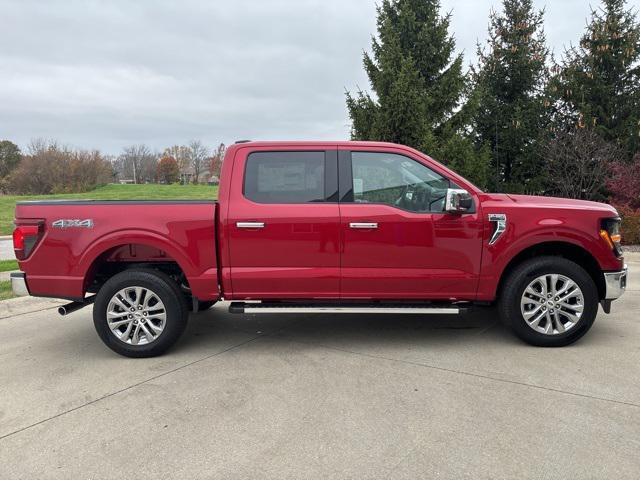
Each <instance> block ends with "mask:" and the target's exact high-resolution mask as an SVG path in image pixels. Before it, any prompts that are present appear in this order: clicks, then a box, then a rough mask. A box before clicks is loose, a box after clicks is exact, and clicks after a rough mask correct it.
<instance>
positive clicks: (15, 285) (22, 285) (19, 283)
mask: <svg viewBox="0 0 640 480" xmlns="http://www.w3.org/2000/svg"><path fill="white" fill-rule="evenodd" d="M10 278H11V290H13V294H14V295H15V296H16V297H26V296H27V295H29V289H28V288H27V282H26V280H25V278H24V273H23V272H13V273H11V275H10Z"/></svg>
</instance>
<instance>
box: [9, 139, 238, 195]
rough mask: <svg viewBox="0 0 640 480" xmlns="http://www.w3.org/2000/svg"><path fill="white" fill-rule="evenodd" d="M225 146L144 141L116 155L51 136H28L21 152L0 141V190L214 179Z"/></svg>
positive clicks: (82, 188) (34, 190) (79, 189)
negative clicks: (158, 147)
mask: <svg viewBox="0 0 640 480" xmlns="http://www.w3.org/2000/svg"><path fill="white" fill-rule="evenodd" d="M225 151H226V147H225V145H224V144H223V143H221V144H219V145H218V147H216V148H214V149H210V148H208V147H207V146H206V145H205V144H203V143H202V142H201V141H199V140H193V141H191V142H189V144H188V145H174V146H171V147H168V148H166V149H164V151H163V152H162V153H158V152H153V151H152V150H151V149H150V148H149V147H147V146H146V145H144V144H140V145H130V146H128V147H125V148H124V149H123V151H122V153H121V154H120V155H118V156H109V155H104V154H102V153H101V152H100V151H99V150H83V149H75V148H71V147H68V146H64V145H60V144H58V143H57V142H56V141H53V140H42V139H36V140H32V141H31V142H30V144H29V145H28V146H27V149H26V152H24V153H23V152H22V151H21V150H20V148H19V147H18V146H17V145H16V144H14V143H13V142H11V141H9V140H3V141H0V190H1V191H2V192H4V193H11V194H17V195H25V194H31V195H45V194H53V193H76V192H86V191H89V190H93V189H95V188H96V187H97V186H99V185H104V184H106V183H112V182H120V183H134V184H135V183H167V184H169V183H177V182H180V183H194V184H197V183H217V182H218V178H219V176H220V168H221V167H222V159H223V158H224V154H225Z"/></svg>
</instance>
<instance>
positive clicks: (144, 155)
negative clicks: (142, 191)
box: [117, 144, 158, 183]
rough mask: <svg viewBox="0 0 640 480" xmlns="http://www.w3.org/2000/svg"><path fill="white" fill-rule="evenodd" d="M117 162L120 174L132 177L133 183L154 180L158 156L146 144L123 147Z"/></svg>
mask: <svg viewBox="0 0 640 480" xmlns="http://www.w3.org/2000/svg"><path fill="white" fill-rule="evenodd" d="M117 163H118V170H119V173H120V175H121V176H123V177H125V178H130V179H132V180H133V183H144V182H153V181H155V175H156V165H157V163H158V157H157V155H155V154H153V153H152V152H151V150H149V147H147V146H146V145H143V144H140V145H130V146H128V147H125V148H124V150H123V152H122V154H121V155H120V156H119V157H118V161H117Z"/></svg>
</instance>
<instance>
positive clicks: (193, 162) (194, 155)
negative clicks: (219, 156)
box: [189, 140, 209, 183]
mask: <svg viewBox="0 0 640 480" xmlns="http://www.w3.org/2000/svg"><path fill="white" fill-rule="evenodd" d="M208 155H209V150H208V149H207V147H205V146H204V145H203V144H202V142H201V141H200V140H192V141H191V142H189V164H190V166H191V168H192V169H193V183H198V180H199V179H200V174H201V173H202V171H203V170H204V168H205V166H206V161H207V156H208Z"/></svg>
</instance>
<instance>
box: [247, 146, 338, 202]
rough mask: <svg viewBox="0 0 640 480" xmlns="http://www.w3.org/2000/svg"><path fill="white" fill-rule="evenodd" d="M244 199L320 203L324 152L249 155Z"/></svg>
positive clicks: (322, 192)
mask: <svg viewBox="0 0 640 480" xmlns="http://www.w3.org/2000/svg"><path fill="white" fill-rule="evenodd" d="M244 196H245V197H247V198H248V199H249V200H253V201H254V202H258V203H308V202H323V201H324V200H325V152H323V151H322V152H254V153H251V154H250V155H249V157H248V158H247V164H246V167H245V174H244Z"/></svg>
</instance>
